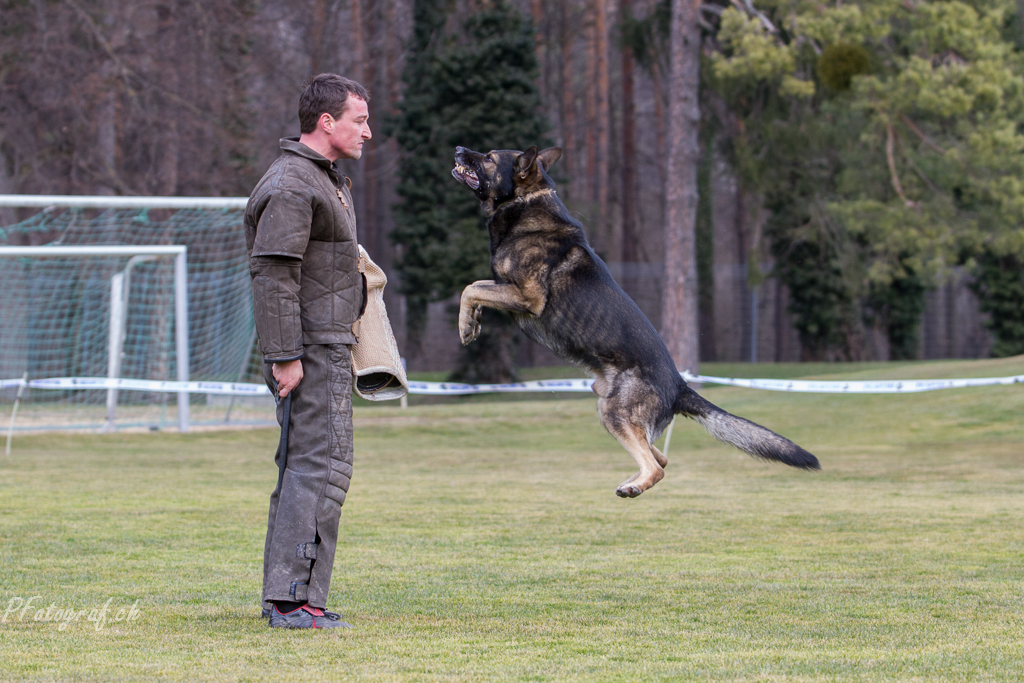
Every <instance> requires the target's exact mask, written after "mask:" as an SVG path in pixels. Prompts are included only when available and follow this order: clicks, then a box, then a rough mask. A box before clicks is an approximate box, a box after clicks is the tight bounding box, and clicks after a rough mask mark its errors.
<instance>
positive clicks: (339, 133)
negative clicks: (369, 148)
mask: <svg viewBox="0 0 1024 683" xmlns="http://www.w3.org/2000/svg"><path fill="white" fill-rule="evenodd" d="M369 116H370V114H369V110H368V108H367V106H366V100H363V99H360V98H358V97H356V96H355V95H349V96H348V100H347V101H346V103H345V111H344V113H343V114H342V115H341V117H340V118H337V119H335V118H331V119H330V121H331V122H332V124H329V125H331V128H330V131H329V132H328V137H327V140H328V144H329V145H330V147H331V151H332V152H333V153H334V154H335V156H334V159H358V158H359V157H360V156H362V154H363V143H364V142H366V141H367V140H369V139H370V137H371V134H370V124H369V123H367V119H368V118H369ZM334 159H331V161H334Z"/></svg>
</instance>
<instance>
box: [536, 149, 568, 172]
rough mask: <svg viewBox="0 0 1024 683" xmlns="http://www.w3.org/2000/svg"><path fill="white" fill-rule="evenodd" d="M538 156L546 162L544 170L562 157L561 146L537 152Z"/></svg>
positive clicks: (543, 162) (542, 161)
mask: <svg viewBox="0 0 1024 683" xmlns="http://www.w3.org/2000/svg"><path fill="white" fill-rule="evenodd" d="M537 158H538V159H540V163H542V164H544V170H545V171H546V170H548V169H549V168H551V165H552V164H553V163H555V162H556V161H558V160H559V159H561V158H562V148H561V147H548V148H547V149H545V150H544V151H542V152H540V153H539V154H537Z"/></svg>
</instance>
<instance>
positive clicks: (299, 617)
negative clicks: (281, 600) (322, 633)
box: [270, 604, 352, 628]
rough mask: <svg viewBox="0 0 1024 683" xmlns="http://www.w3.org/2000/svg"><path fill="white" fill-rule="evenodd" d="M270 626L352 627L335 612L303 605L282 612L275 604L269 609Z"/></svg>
mask: <svg viewBox="0 0 1024 683" xmlns="http://www.w3.org/2000/svg"><path fill="white" fill-rule="evenodd" d="M270 627H271V628H352V624H347V623H345V622H344V621H342V620H341V615H340V614H338V613H336V612H327V611H325V610H322V609H317V608H316V607H310V606H309V605H308V604H307V605H303V606H302V607H299V608H297V609H294V610H292V611H291V612H285V613H284V614H282V613H281V612H280V611H278V609H277V605H274V607H273V608H272V609H271V610H270Z"/></svg>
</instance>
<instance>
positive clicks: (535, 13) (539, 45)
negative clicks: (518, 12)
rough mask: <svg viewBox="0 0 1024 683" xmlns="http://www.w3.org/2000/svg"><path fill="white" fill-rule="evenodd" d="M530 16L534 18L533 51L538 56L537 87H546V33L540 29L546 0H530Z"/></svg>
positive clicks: (542, 89)
mask: <svg viewBox="0 0 1024 683" xmlns="http://www.w3.org/2000/svg"><path fill="white" fill-rule="evenodd" d="M530 18H531V19H532V20H533V53H534V55H535V56H536V58H537V79H538V81H537V87H538V88H539V89H540V91H541V92H545V88H544V47H543V45H544V34H543V33H542V32H541V30H540V24H541V21H542V20H543V19H544V0H530Z"/></svg>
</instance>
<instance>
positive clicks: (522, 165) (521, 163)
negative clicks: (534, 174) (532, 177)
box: [512, 145, 537, 178]
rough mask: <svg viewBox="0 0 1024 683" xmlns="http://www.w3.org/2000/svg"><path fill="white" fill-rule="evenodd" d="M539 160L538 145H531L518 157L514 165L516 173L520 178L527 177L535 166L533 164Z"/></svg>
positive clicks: (513, 168)
mask: <svg viewBox="0 0 1024 683" xmlns="http://www.w3.org/2000/svg"><path fill="white" fill-rule="evenodd" d="M536 161H537V145H534V146H533V147H530V148H529V149H528V150H526V151H525V152H523V153H522V154H520V155H519V156H517V157H516V162H515V164H514V165H513V166H512V170H513V171H515V173H516V175H518V176H519V177H520V178H525V177H526V176H527V175H529V173H530V169H531V168H533V164H534V163H536Z"/></svg>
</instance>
